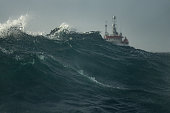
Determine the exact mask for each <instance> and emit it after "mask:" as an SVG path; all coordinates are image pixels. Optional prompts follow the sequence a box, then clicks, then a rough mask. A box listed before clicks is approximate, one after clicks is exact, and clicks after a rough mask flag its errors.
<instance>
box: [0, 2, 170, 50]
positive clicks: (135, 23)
mask: <svg viewBox="0 0 170 113" xmlns="http://www.w3.org/2000/svg"><path fill="white" fill-rule="evenodd" d="M27 13H28V14H29V15H30V16H31V20H30V21H29V23H28V27H27V30H29V31H45V32H47V33H48V32H50V30H51V29H53V28H55V27H56V26H59V25H60V24H61V23H63V22H66V23H68V24H69V25H71V26H73V27H75V28H76V29H78V31H91V30H99V31H101V32H102V33H104V24H105V21H106V20H107V21H108V25H109V24H111V17H112V16H113V15H115V16H117V18H118V26H119V28H118V30H119V31H122V33H123V35H126V36H127V38H128V39H129V41H130V45H131V46H134V47H135V48H140V49H144V50H148V51H153V52H170V36H169V32H170V0H0V23H3V22H5V21H6V20H8V18H9V17H11V18H17V17H19V16H20V15H24V14H27ZM110 27H111V26H109V29H110Z"/></svg>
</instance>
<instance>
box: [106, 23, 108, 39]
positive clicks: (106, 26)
mask: <svg viewBox="0 0 170 113" xmlns="http://www.w3.org/2000/svg"><path fill="white" fill-rule="evenodd" d="M107 35H108V32H107V21H106V22H105V36H107Z"/></svg>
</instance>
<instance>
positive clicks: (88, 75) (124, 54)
mask: <svg viewBox="0 0 170 113" xmlns="http://www.w3.org/2000/svg"><path fill="white" fill-rule="evenodd" d="M57 30H58V29H57ZM51 33H53V36H54V37H58V38H57V39H49V38H48V37H50V35H51V34H49V35H47V36H32V35H28V34H26V33H23V32H22V33H20V34H19V35H10V36H6V37H3V38H0V59H1V60H0V112H2V113H3V112H5V113H23V112H26V113H46V112H48V113H56V112H57V113H58V112H73V113H75V112H84V113H86V112H92V113H93V112H96V113H103V112H108V113H109V112H110V113H112V112H118V113H119V112H120V113H122V112H126V113H127V112H129V113H131V112H140V113H144V112H146V113H148V112H153V113H155V112H156V113H157V112H170V109H169V105H170V99H169V97H170V96H169V93H170V77H169V73H170V55H169V54H168V53H150V52H146V51H143V50H138V49H135V48H132V47H122V46H115V45H112V44H111V43H108V42H105V41H104V40H103V39H102V37H101V35H100V34H99V33H98V32H91V33H76V32H72V33H70V32H69V31H67V30H66V31H64V32H60V33H59V34H57V35H56V34H55V31H52V32H51ZM58 39H59V40H58Z"/></svg>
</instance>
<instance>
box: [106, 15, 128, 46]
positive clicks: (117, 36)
mask: <svg viewBox="0 0 170 113" xmlns="http://www.w3.org/2000/svg"><path fill="white" fill-rule="evenodd" d="M112 21H113V24H112V34H110V35H109V33H108V32H107V23H106V24H105V35H104V39H105V40H106V41H108V42H111V43H113V44H115V45H121V46H129V41H128V39H127V38H126V37H125V36H123V35H122V33H118V32H117V28H116V27H117V26H116V16H113V18H112Z"/></svg>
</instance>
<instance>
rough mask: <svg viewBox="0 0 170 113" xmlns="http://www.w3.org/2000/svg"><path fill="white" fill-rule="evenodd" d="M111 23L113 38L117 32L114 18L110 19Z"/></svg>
mask: <svg viewBox="0 0 170 113" xmlns="http://www.w3.org/2000/svg"><path fill="white" fill-rule="evenodd" d="M112 22H113V24H112V30H113V31H112V32H113V36H117V35H118V32H117V30H116V16H113V17H112Z"/></svg>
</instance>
